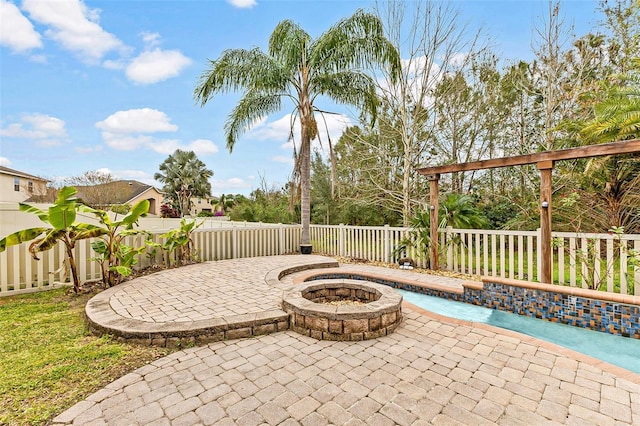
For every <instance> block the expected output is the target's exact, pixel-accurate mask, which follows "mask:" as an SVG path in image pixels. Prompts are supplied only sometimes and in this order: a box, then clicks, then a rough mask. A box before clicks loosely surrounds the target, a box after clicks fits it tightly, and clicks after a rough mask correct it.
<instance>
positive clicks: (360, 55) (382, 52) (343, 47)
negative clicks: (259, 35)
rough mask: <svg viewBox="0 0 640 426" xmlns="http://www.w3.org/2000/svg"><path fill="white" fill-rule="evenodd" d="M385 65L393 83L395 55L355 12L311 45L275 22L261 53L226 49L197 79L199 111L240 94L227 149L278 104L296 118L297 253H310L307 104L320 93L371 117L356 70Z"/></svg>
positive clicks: (228, 126) (313, 130)
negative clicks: (285, 104) (223, 96)
mask: <svg viewBox="0 0 640 426" xmlns="http://www.w3.org/2000/svg"><path fill="white" fill-rule="evenodd" d="M369 65H380V66H388V67H390V68H391V75H392V76H394V77H397V75H398V73H399V69H400V56H399V54H398V52H397V50H396V49H395V48H394V47H393V45H392V44H391V43H390V42H389V41H388V40H387V39H386V38H385V36H384V30H383V26H382V23H381V22H380V20H379V19H378V18H377V17H376V16H375V15H372V14H369V13H365V12H363V11H362V10H358V11H357V12H356V13H355V14H354V15H353V16H351V17H349V18H346V19H343V20H341V21H340V22H338V23H337V24H335V25H334V26H332V27H331V28H330V29H329V30H328V31H327V32H325V33H324V34H322V35H321V36H320V37H318V38H317V39H313V38H311V36H310V35H309V34H307V33H306V32H305V31H304V30H303V29H302V28H301V27H300V26H298V25H297V24H295V23H293V22H291V21H289V20H286V21H282V22H280V23H279V24H278V25H277V26H276V28H275V30H274V31H273V33H272V34H271V37H270V38H269V45H268V51H267V52H266V53H265V52H263V51H261V50H260V49H258V48H254V49H251V50H245V49H231V50H226V51H224V52H223V53H222V55H221V56H220V57H219V58H218V59H217V60H214V61H210V64H209V68H208V69H207V70H206V71H205V72H204V73H203V74H202V76H201V77H200V81H199V82H198V84H197V85H196V88H195V91H194V97H195V99H196V101H197V102H199V103H200V104H201V106H204V105H205V104H206V103H207V102H208V101H209V100H211V99H212V98H213V97H214V95H215V94H217V93H225V92H228V91H232V90H233V91H236V90H242V91H243V96H242V98H241V99H240V101H239V102H238V104H237V105H236V107H235V108H234V109H233V110H232V111H231V113H230V114H229V116H228V118H227V122H226V123H225V134H226V140H227V149H228V150H229V151H230V152H231V151H232V150H233V147H234V145H235V143H236V141H237V139H238V137H239V136H240V135H241V134H242V133H243V132H245V131H247V130H248V129H250V128H251V126H253V125H254V124H255V123H256V122H257V120H258V119H260V118H263V117H264V116H267V115H268V114H270V113H273V112H276V111H279V110H280V109H281V108H282V101H283V99H290V100H291V101H292V102H293V104H294V116H295V117H297V119H299V120H300V127H301V130H300V151H299V157H298V158H297V160H298V161H299V163H298V165H299V169H298V170H299V171H300V184H301V219H302V237H301V250H303V252H310V244H309V243H310V239H309V222H310V186H311V184H310V181H311V176H310V174H311V165H310V164H311V141H312V140H313V139H315V138H316V136H317V133H318V126H317V123H316V120H315V118H314V113H315V112H317V111H319V110H318V109H317V108H316V107H315V106H314V102H315V101H316V99H317V98H318V96H320V95H324V96H327V97H328V98H330V99H332V100H333V101H335V102H338V103H342V104H347V105H355V106H357V107H359V108H361V110H362V111H363V112H364V113H365V114H370V116H371V118H372V120H374V119H375V113H376V107H377V103H378V100H377V97H376V93H375V85H374V81H373V79H372V78H371V77H370V76H369V75H367V74H365V73H364V72H363V71H361V70H362V69H364V68H366V67H368V66H369Z"/></svg>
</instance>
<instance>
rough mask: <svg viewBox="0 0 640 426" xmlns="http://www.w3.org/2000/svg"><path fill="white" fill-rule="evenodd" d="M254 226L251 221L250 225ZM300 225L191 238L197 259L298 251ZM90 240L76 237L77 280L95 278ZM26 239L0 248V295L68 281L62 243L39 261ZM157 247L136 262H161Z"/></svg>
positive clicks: (233, 229) (131, 241) (135, 240)
mask: <svg viewBox="0 0 640 426" xmlns="http://www.w3.org/2000/svg"><path fill="white" fill-rule="evenodd" d="M252 225H253V226H252ZM300 230H301V228H300V225H266V224H265V225H262V226H261V225H260V224H242V223H240V224H238V225H237V226H229V225H228V226H227V227H226V228H224V227H219V228H217V229H216V228H210V229H200V228H198V229H196V230H195V231H194V232H193V234H192V238H193V241H194V246H195V249H196V254H197V256H198V258H199V259H200V260H203V261H206V260H222V259H234V258H241V257H255V256H273V255H278V254H285V253H291V252H297V251H299V249H300ZM164 232H166V230H163V231H158V232H154V233H153V235H152V240H153V241H155V242H158V243H163V242H164V241H163V240H164V239H163V238H160V235H161V234H163V233H164ZM91 241H92V240H81V241H78V242H77V244H76V247H75V250H74V258H75V260H76V264H77V267H78V274H79V277H80V282H86V281H92V280H99V279H100V278H101V272H100V265H99V263H98V262H96V261H94V260H92V258H93V257H94V256H95V253H94V252H93V250H92V248H91ZM124 243H125V244H127V245H129V246H132V247H139V246H141V245H143V244H144V237H143V236H142V235H137V236H131V237H127V239H125V241H124ZM28 249H29V243H24V244H20V245H18V246H12V247H8V248H7V249H6V250H5V251H4V252H1V253H0V296H8V295H12V294H20V293H28V292H33V291H38V290H46V289H50V288H54V287H56V286H60V285H64V283H65V282H66V283H67V284H68V283H69V282H70V280H71V277H70V275H69V274H65V268H64V259H65V247H64V245H63V244H62V243H58V245H57V246H56V247H54V248H53V249H51V250H48V251H45V252H41V253H38V257H39V258H40V260H39V261H36V260H34V259H32V257H31V255H30V254H29V252H28ZM164 255H165V253H163V251H162V250H160V249H158V250H156V251H155V253H152V252H151V251H150V250H147V252H146V253H144V254H142V255H140V256H139V257H138V264H137V265H136V267H145V266H149V265H151V264H154V263H157V264H162V263H164V262H165V259H164V258H163V256H164Z"/></svg>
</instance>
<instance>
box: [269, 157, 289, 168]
mask: <svg viewBox="0 0 640 426" xmlns="http://www.w3.org/2000/svg"><path fill="white" fill-rule="evenodd" d="M271 161H275V162H276V163H284V164H290V165H292V166H293V163H294V161H293V158H292V157H286V156H284V155H274V156H272V157H271Z"/></svg>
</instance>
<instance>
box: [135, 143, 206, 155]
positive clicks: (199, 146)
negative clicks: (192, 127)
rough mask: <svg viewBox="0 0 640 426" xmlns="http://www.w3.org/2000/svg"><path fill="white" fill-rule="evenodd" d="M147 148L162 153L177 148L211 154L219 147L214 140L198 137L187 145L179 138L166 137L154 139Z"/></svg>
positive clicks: (172, 151) (169, 152) (171, 152)
mask: <svg viewBox="0 0 640 426" xmlns="http://www.w3.org/2000/svg"><path fill="white" fill-rule="evenodd" d="M147 148H149V149H151V150H153V151H155V152H158V153H160V154H167V155H169V154H173V153H174V152H175V150H176V149H179V150H182V151H193V152H194V153H195V154H196V155H200V156H202V155H209V154H215V153H216V152H218V147H217V146H216V144H214V143H213V142H211V141H209V140H206V139H198V140H195V141H193V142H191V143H188V144H186V145H184V144H181V143H180V141H179V140H175V139H164V140H159V139H158V140H154V141H152V142H150V143H148V144H147Z"/></svg>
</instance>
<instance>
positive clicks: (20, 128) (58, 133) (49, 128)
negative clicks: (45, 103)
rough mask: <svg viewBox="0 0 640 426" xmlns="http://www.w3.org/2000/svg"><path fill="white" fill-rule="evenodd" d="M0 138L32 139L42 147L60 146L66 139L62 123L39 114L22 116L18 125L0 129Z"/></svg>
mask: <svg viewBox="0 0 640 426" xmlns="http://www.w3.org/2000/svg"><path fill="white" fill-rule="evenodd" d="M0 136H3V137H6V138H15V139H33V140H35V141H36V143H37V145H39V146H43V147H51V146H56V145H60V144H62V143H63V142H64V141H65V140H66V139H67V137H68V136H67V131H66V129H65V122H64V121H62V120H60V119H59V118H56V117H52V116H50V115H46V114H39V113H36V114H27V115H23V116H22V117H21V120H20V122H19V123H11V124H9V125H8V126H7V127H5V128H3V129H0Z"/></svg>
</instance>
